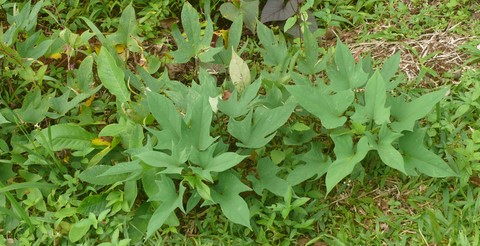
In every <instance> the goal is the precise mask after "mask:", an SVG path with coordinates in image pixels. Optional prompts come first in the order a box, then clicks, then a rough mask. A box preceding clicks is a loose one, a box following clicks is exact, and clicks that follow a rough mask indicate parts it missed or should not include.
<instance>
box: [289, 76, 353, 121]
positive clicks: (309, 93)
mask: <svg viewBox="0 0 480 246" xmlns="http://www.w3.org/2000/svg"><path fill="white" fill-rule="evenodd" d="M285 88H286V89H287V90H288V92H290V94H292V96H293V97H295V99H296V100H297V101H298V103H299V104H300V106H302V107H303V108H305V109H306V110H307V111H308V112H310V113H312V114H313V115H314V116H316V117H317V118H319V119H320V120H321V122H322V125H323V126H324V127H325V128H327V129H333V128H336V127H339V126H342V125H343V124H344V123H345V122H346V121H347V118H346V117H345V116H343V114H344V112H345V110H347V108H348V107H350V105H351V104H352V103H353V99H354V93H353V91H351V90H345V91H339V92H338V93H336V94H332V93H331V92H328V91H325V90H320V89H319V88H318V87H317V88H315V87H312V86H305V85H292V86H285Z"/></svg>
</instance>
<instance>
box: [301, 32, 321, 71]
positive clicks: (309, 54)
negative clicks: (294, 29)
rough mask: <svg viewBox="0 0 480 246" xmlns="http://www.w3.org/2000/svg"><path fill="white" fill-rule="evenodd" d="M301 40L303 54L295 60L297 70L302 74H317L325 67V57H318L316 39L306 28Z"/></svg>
mask: <svg viewBox="0 0 480 246" xmlns="http://www.w3.org/2000/svg"><path fill="white" fill-rule="evenodd" d="M303 40H304V41H303V43H304V48H303V56H302V57H300V58H299V59H298V61H297V65H298V71H300V72H301V73H304V74H312V75H313V74H317V73H319V72H320V71H321V70H322V69H324V68H325V61H327V59H319V57H318V52H319V47H318V42H317V39H316V38H315V36H314V35H313V33H312V32H311V31H310V30H308V28H305V32H303Z"/></svg>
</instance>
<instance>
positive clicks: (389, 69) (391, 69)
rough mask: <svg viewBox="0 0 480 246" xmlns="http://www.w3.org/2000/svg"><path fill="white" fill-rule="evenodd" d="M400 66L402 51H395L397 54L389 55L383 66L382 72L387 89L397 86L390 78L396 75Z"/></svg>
mask: <svg viewBox="0 0 480 246" xmlns="http://www.w3.org/2000/svg"><path fill="white" fill-rule="evenodd" d="M399 66H400V52H397V53H395V55H393V56H391V57H389V58H388V59H387V60H386V61H385V62H384V63H383V66H382V69H381V70H380V73H381V74H382V77H383V79H384V80H385V83H386V88H387V91H389V90H393V89H394V88H395V87H394V86H396V84H395V83H390V79H391V78H393V76H395V73H396V72H397V71H398V68H399Z"/></svg>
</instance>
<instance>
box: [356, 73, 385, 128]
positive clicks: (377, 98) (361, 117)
mask: <svg viewBox="0 0 480 246" xmlns="http://www.w3.org/2000/svg"><path fill="white" fill-rule="evenodd" d="M386 100H387V93H386V91H385V82H384V80H383V78H382V75H380V73H379V72H378V71H377V72H375V73H374V74H373V76H372V77H371V78H370V79H369V80H368V82H367V86H366V87H365V106H362V105H359V104H356V105H355V114H353V116H352V120H354V121H357V122H361V123H367V122H370V121H372V120H373V121H375V123H376V124H377V125H382V124H383V123H388V122H390V119H389V118H390V108H389V107H385V103H386Z"/></svg>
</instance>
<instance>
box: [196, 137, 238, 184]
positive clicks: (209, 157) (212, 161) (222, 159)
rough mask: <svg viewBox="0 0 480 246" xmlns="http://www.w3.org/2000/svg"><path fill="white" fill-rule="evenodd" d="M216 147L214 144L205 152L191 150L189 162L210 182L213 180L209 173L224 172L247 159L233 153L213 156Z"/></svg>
mask: <svg viewBox="0 0 480 246" xmlns="http://www.w3.org/2000/svg"><path fill="white" fill-rule="evenodd" d="M216 147H217V144H214V145H212V146H210V147H209V148H208V149H207V150H205V151H198V150H193V151H192V154H191V156H190V160H191V161H192V163H195V164H197V165H199V166H200V167H202V169H203V170H204V171H206V172H207V173H208V174H205V175H206V177H205V178H206V179H207V180H209V181H210V182H213V179H212V177H211V176H210V174H209V173H210V172H216V173H220V172H223V171H226V170H228V169H230V168H232V167H234V166H235V165H237V164H238V163H240V162H241V161H242V160H243V159H245V158H246V157H247V156H245V155H239V154H237V153H234V152H223V153H221V154H217V155H215V154H214V152H215V150H216ZM202 176H204V175H202Z"/></svg>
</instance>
